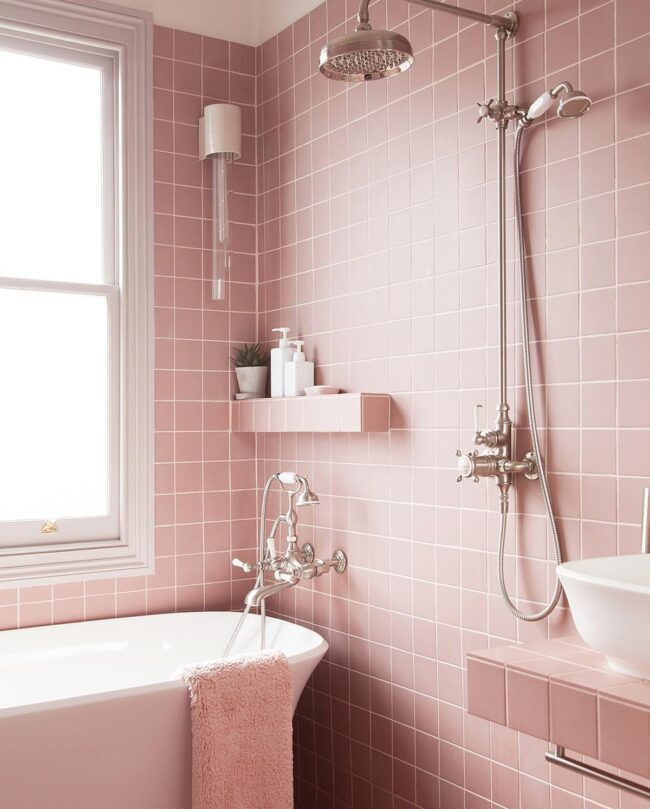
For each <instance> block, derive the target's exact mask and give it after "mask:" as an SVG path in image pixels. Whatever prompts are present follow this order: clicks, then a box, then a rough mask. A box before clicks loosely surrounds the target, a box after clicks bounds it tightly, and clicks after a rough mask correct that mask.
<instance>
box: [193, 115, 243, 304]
mask: <svg viewBox="0 0 650 809" xmlns="http://www.w3.org/2000/svg"><path fill="white" fill-rule="evenodd" d="M199 156H200V158H201V160H212V228H211V233H212V300H213V301H222V300H224V299H225V297H226V282H227V280H228V276H229V275H230V220H229V218H228V173H229V169H230V164H231V163H232V162H233V160H239V158H240V157H241V110H240V108H239V107H237V106H235V104H209V105H208V106H207V107H206V108H205V109H204V110H203V117H202V118H200V119H199Z"/></svg>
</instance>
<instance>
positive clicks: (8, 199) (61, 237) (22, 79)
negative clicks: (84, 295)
mask: <svg viewBox="0 0 650 809" xmlns="http://www.w3.org/2000/svg"><path fill="white" fill-rule="evenodd" d="M0 87H2V118H3V124H2V126H0V177H1V178H2V181H1V182H2V194H0V275H2V276H8V277H16V278H39V279H46V280H58V281H78V282H87V283H96V282H101V281H102V75H101V71H100V70H99V69H97V68H94V67H92V66H87V65H77V64H72V63H68V62H63V61H56V60H54V59H47V58H40V57H37V56H31V55H25V54H21V53H13V52H11V51H6V50H0ZM9 124H11V125H9Z"/></svg>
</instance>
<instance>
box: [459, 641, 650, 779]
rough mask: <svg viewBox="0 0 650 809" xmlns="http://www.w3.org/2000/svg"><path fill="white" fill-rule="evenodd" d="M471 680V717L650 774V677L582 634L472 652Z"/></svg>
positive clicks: (469, 681) (624, 767) (469, 698)
mask: <svg viewBox="0 0 650 809" xmlns="http://www.w3.org/2000/svg"><path fill="white" fill-rule="evenodd" d="M467 683H468V706H467V707H468V710H469V712H470V713H471V714H474V715H475V716H480V717H483V719H489V720H490V721H491V722H496V723H497V724H500V725H505V726H507V727H509V728H512V729H513V730H518V731H521V732H522V733H527V734H528V735H530V736H536V737H537V738H540V739H545V740H546V741H549V742H553V743H554V744H557V745H559V746H561V747H565V748H567V749H569V750H572V751H574V752H576V753H581V754H583V755H585V756H589V757H591V758H594V759H599V760H600V761H602V762H604V763H606V764H610V765H612V766H614V767H620V768H621V769H623V770H626V771H628V772H631V773H636V774H638V775H643V776H645V777H646V778H648V777H650V681H649V680H640V679H638V678H635V677H632V676H629V675H626V674H618V673H616V672H614V671H612V670H611V669H610V668H609V667H608V665H607V662H606V660H605V658H604V656H603V655H600V654H598V653H596V652H593V651H591V650H590V649H589V648H587V647H586V646H585V645H584V643H583V642H582V640H581V639H580V638H579V637H578V636H571V637H565V638H558V639H557V640H550V641H541V642H537V643H530V644H522V645H518V646H504V647H499V648H495V649H489V650H486V651H483V652H471V653H470V654H468V656H467Z"/></svg>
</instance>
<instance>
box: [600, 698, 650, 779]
mask: <svg viewBox="0 0 650 809" xmlns="http://www.w3.org/2000/svg"><path fill="white" fill-rule="evenodd" d="M598 712H599V747H598V749H599V756H600V759H601V760H602V761H604V762H605V763H606V764H612V765H613V766H615V767H621V768H622V769H624V770H627V771H628V772H633V773H638V774H639V775H644V776H646V777H648V776H649V775H650V712H649V711H647V710H644V709H642V708H639V707H638V706H634V705H631V704H629V703H625V702H619V701H618V700H616V699H609V698H607V697H605V696H599V698H598Z"/></svg>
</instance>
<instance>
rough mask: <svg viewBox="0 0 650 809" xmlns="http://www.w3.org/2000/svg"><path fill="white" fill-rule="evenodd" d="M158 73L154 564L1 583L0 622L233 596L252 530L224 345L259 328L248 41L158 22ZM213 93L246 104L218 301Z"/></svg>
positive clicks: (218, 602) (225, 603)
mask: <svg viewBox="0 0 650 809" xmlns="http://www.w3.org/2000/svg"><path fill="white" fill-rule="evenodd" d="M154 85H155V91H154V94H155V97H154V117H155V121H154V139H155V143H154V146H155V153H154V158H155V169H154V171H155V306H156V310H155V329H156V412H155V429H156V572H155V574H154V575H152V576H149V577H144V576H143V577H138V578H121V579H118V580H115V579H107V580H102V581H86V582H83V581H80V582H73V583H70V584H60V585H55V586H54V587H52V586H44V587H29V588H22V589H19V590H0V628H11V627H15V626H31V625H34V624H46V623H51V622H55V623H56V622H61V621H71V620H83V619H93V618H108V617H113V616H122V615H133V614H143V613H147V612H149V613H152V612H168V611H174V610H187V609H203V608H204V607H207V608H219V607H221V608H229V607H230V603H231V594H230V587H231V585H230V557H231V555H232V554H231V550H232V549H233V548H237V547H239V546H240V545H241V544H242V543H243V542H244V541H245V543H246V544H249V541H248V537H249V535H250V534H251V533H252V532H254V517H255V492H254V491H253V484H254V476H255V461H254V457H255V446H254V440H253V437H252V436H250V435H244V434H240V435H230V434H229V432H228V427H229V421H228V408H229V404H228V400H229V399H230V398H231V386H232V379H231V374H230V372H229V367H228V356H229V354H230V344H231V342H237V341H241V340H250V338H251V336H252V335H253V334H254V332H255V303H256V301H255V271H256V270H255V265H256V257H255V251H256V235H255V192H256V178H255V160H256V158H255V148H256V144H255V92H256V90H255V51H254V49H253V48H250V47H246V46H243V45H237V44H233V43H228V42H224V41H221V40H216V39H211V38H209V37H200V36H196V35H194V34H187V33H184V32H182V31H172V30H170V29H164V28H157V29H156V31H155V65H154ZM213 101H232V102H234V103H237V104H239V105H240V106H241V108H242V112H243V133H244V135H243V154H242V158H241V160H240V161H238V162H237V164H236V165H235V167H234V170H233V175H232V177H233V189H234V192H235V193H233V195H232V200H231V205H232V208H231V213H232V219H233V221H234V223H235V224H233V228H232V235H233V246H234V251H235V253H234V256H233V266H234V271H235V273H236V277H237V281H236V282H235V283H233V284H232V285H231V287H230V297H229V300H228V302H227V303H226V304H225V305H224V304H221V303H215V302H213V301H212V300H211V298H210V286H209V281H208V271H209V252H208V248H209V239H210V228H209V216H210V210H211V198H210V197H211V195H210V174H209V167H207V166H206V167H205V169H204V168H202V166H201V164H200V163H199V160H198V119H199V115H200V113H201V110H202V109H203V106H204V105H205V104H207V103H210V102H213Z"/></svg>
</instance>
